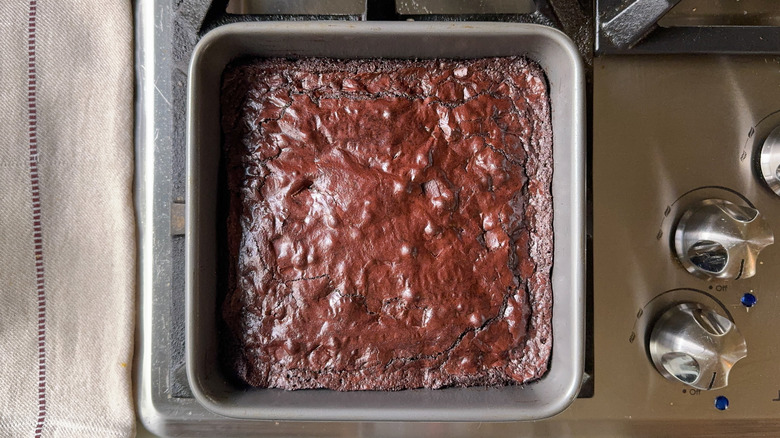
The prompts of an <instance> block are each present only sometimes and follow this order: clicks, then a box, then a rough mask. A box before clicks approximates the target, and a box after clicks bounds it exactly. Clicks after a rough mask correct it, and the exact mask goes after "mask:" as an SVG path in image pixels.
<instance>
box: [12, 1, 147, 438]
mask: <svg viewBox="0 0 780 438" xmlns="http://www.w3.org/2000/svg"><path fill="white" fill-rule="evenodd" d="M132 37H133V29H132V11H131V2H130V1H128V0H57V1H54V0H5V1H3V2H0V110H1V111H2V115H0V118H1V121H0V132H1V133H2V135H0V437H14V438H16V437H115V436H117V437H119V436H122V437H124V436H132V435H133V434H134V427H135V419H134V410H133V394H132V383H131V374H130V372H131V361H132V354H133V327H134V321H135V293H134V288H135V225H134V215H133V201H132V182H133V181H132V179H133V140H132V129H133V109H132V108H133V56H132V55H133V52H132V49H133V47H132Z"/></svg>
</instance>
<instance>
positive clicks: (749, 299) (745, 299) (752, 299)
mask: <svg viewBox="0 0 780 438" xmlns="http://www.w3.org/2000/svg"><path fill="white" fill-rule="evenodd" d="M739 301H740V302H741V303H742V305H743V306H745V307H753V306H755V305H756V302H757V301H758V298H756V296H755V295H753V294H751V293H750V292H748V293H746V294H745V295H742V298H741V299H740V300H739Z"/></svg>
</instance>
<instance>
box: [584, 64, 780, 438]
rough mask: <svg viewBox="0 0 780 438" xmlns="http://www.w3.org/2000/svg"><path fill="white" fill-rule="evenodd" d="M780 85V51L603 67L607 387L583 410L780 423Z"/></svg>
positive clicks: (601, 191) (596, 204)
mask: <svg viewBox="0 0 780 438" xmlns="http://www.w3.org/2000/svg"><path fill="white" fill-rule="evenodd" d="M778 83H780V57H769V56H755V57H715V56H711V57H668V58H660V57H647V58H644V57H632V58H631V59H628V58H620V57H607V58H599V59H597V61H596V62H595V65H594V133H593V172H592V175H593V277H592V278H593V302H594V305H593V309H594V310H593V333H594V370H595V373H594V379H593V380H594V391H593V397H592V398H590V399H584V400H578V401H577V402H576V403H575V404H574V405H573V406H572V408H571V412H572V413H571V414H569V415H575V414H576V416H577V417H578V418H612V419H615V420H617V421H627V422H629V423H631V422H636V423H637V424H649V423H652V422H656V421H662V422H673V421H679V422H680V424H681V425H682V424H685V425H686V426H685V428H683V429H684V430H683V429H681V430H680V431H679V432H680V433H688V432H690V430H689V429H687V427H688V425H690V426H693V424H694V423H695V424H697V425H705V424H710V423H709V421H710V420H726V421H740V422H743V423H741V424H744V422H745V420H756V421H757V422H767V421H774V422H776V424H780V395H778V394H780V373H779V372H778V370H779V369H780V368H778V364H780V348H778V346H780V245H775V244H773V243H774V242H775V234H777V233H780V196H779V194H780V174H778V167H780V128H779V127H778V126H780V103H778V102H780V87H777V84H778ZM614 84H620V85H621V86H622V87H625V89H622V88H621V89H620V90H616V89H615V86H614ZM724 99H725V100H726V101H727V102H728V105H723V104H722V103H723V101H724ZM696 427H698V426H695V427H693V429H695V428H696ZM774 430H777V429H776V428H775V429H774ZM721 431H722V430H721V429H718V428H713V429H708V430H707V432H706V433H704V435H702V436H712V435H713V434H714V432H718V433H720V432H721ZM743 432H744V431H743ZM743 434H744V433H741V434H740V433H738V434H736V435H739V436H742V435H743ZM662 435H672V434H664V433H659V434H658V436H662ZM694 435H696V434H695V433H694Z"/></svg>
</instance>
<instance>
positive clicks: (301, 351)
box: [221, 58, 553, 390]
mask: <svg viewBox="0 0 780 438" xmlns="http://www.w3.org/2000/svg"><path fill="white" fill-rule="evenodd" d="M221 108H222V129H223V135H224V145H223V152H224V157H225V162H226V168H227V172H226V174H227V187H228V195H229V212H228V218H227V240H228V251H229V255H230V260H229V270H228V289H229V290H228V293H227V297H226V299H225V302H224V304H223V308H222V313H223V318H224V320H225V322H226V324H227V326H228V328H229V332H230V333H229V336H232V337H233V342H232V344H234V345H237V346H238V348H236V349H235V351H233V352H232V353H231V354H230V355H229V356H230V357H228V358H226V359H227V360H228V361H229V362H230V366H231V367H232V368H233V369H234V370H235V372H236V374H237V375H238V376H239V377H240V378H241V379H243V380H244V381H246V382H247V383H249V384H250V385H253V386H260V387H276V388H285V389H301V388H330V389H336V390H369V389H372V390H399V389H408V388H420V387H425V388H440V387H443V386H452V385H456V386H471V385H503V384H508V383H523V382H527V381H530V380H533V379H536V378H538V377H540V376H542V375H543V374H544V373H545V372H546V370H547V363H548V360H549V356H550V350H551V346H552V333H551V321H550V318H551V305H552V290H551V285H550V270H551V266H552V248H553V242H552V199H551V194H550V190H551V178H552V131H551V126H550V107H549V99H548V95H547V85H546V81H545V77H544V73H543V71H542V70H541V69H540V68H539V67H538V66H537V65H536V64H534V63H532V62H529V61H528V60H527V59H525V58H487V59H478V60H465V61H456V60H423V61H404V60H351V61H339V60H328V59H305V60H283V59H262V60H258V59H253V60H242V61H238V62H236V63H233V64H231V65H230V66H229V67H228V68H227V69H226V71H225V73H224V75H223V83H222V97H221Z"/></svg>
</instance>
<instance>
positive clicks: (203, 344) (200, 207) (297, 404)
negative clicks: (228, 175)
mask: <svg viewBox="0 0 780 438" xmlns="http://www.w3.org/2000/svg"><path fill="white" fill-rule="evenodd" d="M247 55H249V56H258V57H334V58H376V57H380V58H480V57H490V56H510V55H525V56H528V57H530V58H532V59H534V60H536V61H537V62H538V63H539V64H540V65H541V66H542V68H544V70H545V72H546V73H547V77H548V80H549V84H550V99H551V105H552V128H553V138H554V140H553V142H554V146H553V147H554V151H553V159H554V176H553V183H552V186H553V187H552V191H553V207H554V222H553V227H554V233H555V249H554V259H553V263H554V265H553V273H552V287H553V299H554V304H553V321H552V324H553V351H552V359H551V362H550V367H549V371H548V372H547V374H546V375H545V376H543V377H542V378H541V379H540V380H538V381H536V382H534V383H530V384H527V385H523V386H519V385H517V386H507V387H499V388H485V387H472V388H447V389H439V390H427V389H417V390H406V391H398V392H389V391H354V392H338V391H331V390H299V391H285V390H280V389H245V388H239V387H237V386H235V385H233V384H231V383H230V381H229V380H227V379H226V378H225V376H224V375H223V373H222V372H221V367H220V365H219V358H218V338H217V337H218V334H217V325H218V324H217V319H216V318H217V315H218V306H220V305H221V303H218V302H217V257H218V256H217V254H218V253H217V238H216V230H217V218H218V214H217V211H216V210H217V196H218V193H217V192H218V190H217V187H218V177H217V174H218V169H219V160H220V135H221V134H220V117H219V116H220V112H219V93H220V81H221V74H222V71H223V70H224V68H225V66H226V64H228V63H229V62H230V61H231V60H233V59H235V58H236V57H240V56H247ZM584 82H585V80H584V76H583V68H582V65H581V62H580V59H579V55H578V53H577V50H576V48H575V47H574V44H573V43H572V42H571V41H570V40H569V39H568V38H567V37H566V36H565V35H564V34H562V33H560V32H558V31H557V30H554V29H552V28H549V27H544V26H538V25H532V24H509V23H473V22H472V23H441V22H439V23H433V22H425V23H424V22H393V23H385V22H358V23H355V22H295V23H292V22H285V23H279V22H277V23H269V22H266V23H239V24H230V25H227V26H223V27H220V28H217V29H215V30H213V31H211V32H210V33H208V34H207V35H206V36H205V37H203V39H202V40H201V41H200V43H199V44H198V45H197V47H196V48H195V51H194V54H193V57H192V62H191V64H190V71H189V103H188V114H187V117H188V121H187V123H188V125H187V126H188V129H189V132H188V144H187V215H186V217H187V223H186V260H187V261H186V297H187V302H186V358H187V376H188V377H189V382H190V386H191V388H192V391H193V394H194V395H195V398H196V399H197V400H198V401H199V402H200V403H201V404H202V405H203V406H204V407H206V408H207V409H209V410H211V411H213V412H215V413H217V414H221V415H225V416H228V417H239V418H248V419H258V420H298V421H300V420H320V421H322V420H339V421H345V420H355V421H516V420H534V419H541V418H546V417H550V416H552V415H555V414H557V413H559V412H561V411H563V410H564V409H566V407H567V406H569V404H570V403H571V402H572V401H573V400H574V399H575V397H576V396H577V392H578V390H579V387H580V382H581V378H582V370H583V350H584V347H583V344H584V301H585V278H584V272H585V245H584V241H585V209H584V203H585V99H584Z"/></svg>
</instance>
